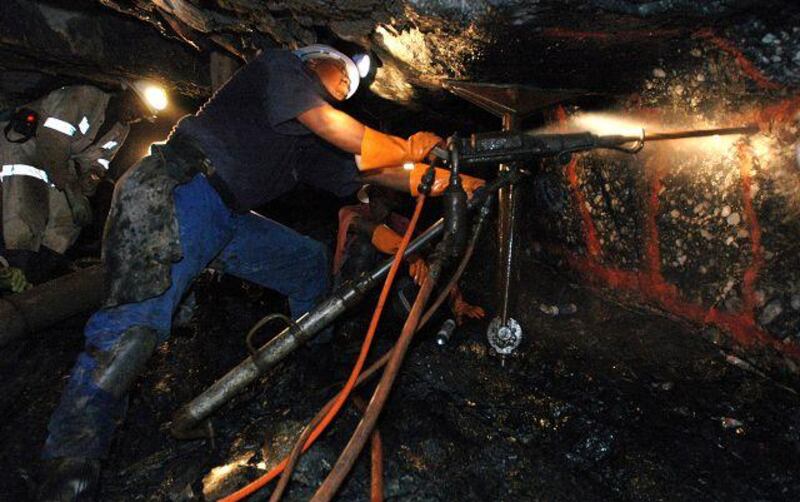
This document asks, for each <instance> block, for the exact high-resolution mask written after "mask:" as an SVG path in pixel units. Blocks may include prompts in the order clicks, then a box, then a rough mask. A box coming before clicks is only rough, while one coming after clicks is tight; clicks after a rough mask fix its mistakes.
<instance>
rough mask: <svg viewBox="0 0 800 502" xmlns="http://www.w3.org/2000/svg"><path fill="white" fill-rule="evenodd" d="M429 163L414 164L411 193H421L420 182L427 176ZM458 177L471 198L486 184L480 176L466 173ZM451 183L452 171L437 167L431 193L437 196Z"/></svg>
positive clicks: (409, 181)
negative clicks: (476, 176)
mask: <svg viewBox="0 0 800 502" xmlns="http://www.w3.org/2000/svg"><path fill="white" fill-rule="evenodd" d="M428 167H429V166H428V165H427V164H414V169H412V170H411V173H410V174H409V178H408V188H409V191H410V192H411V195H413V196H415V197H416V196H417V195H419V184H420V182H422V178H423V176H425V172H426V171H427V170H428ZM458 177H459V178H460V179H461V186H462V187H463V188H464V191H465V192H467V197H469V198H470V199H471V198H472V194H473V193H475V190H477V189H478V188H480V187H482V186H483V185H485V184H486V182H485V181H483V180H482V179H480V178H475V177H473V176H467V175H466V174H459V175H458ZM449 184H450V171H448V170H447V169H439V168H436V176H435V178H434V180H433V184H432V185H431V193H430V194H431V195H432V196H437V195H441V194H443V193H444V191H445V189H447V185H449Z"/></svg>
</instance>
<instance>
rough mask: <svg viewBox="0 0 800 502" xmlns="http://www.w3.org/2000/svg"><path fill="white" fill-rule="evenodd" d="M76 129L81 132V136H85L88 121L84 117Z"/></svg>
mask: <svg viewBox="0 0 800 502" xmlns="http://www.w3.org/2000/svg"><path fill="white" fill-rule="evenodd" d="M78 129H80V130H81V134H86V131H88V130H89V119H87V118H86V117H85V116H84V117H83V118H82V119H81V121H80V123H78Z"/></svg>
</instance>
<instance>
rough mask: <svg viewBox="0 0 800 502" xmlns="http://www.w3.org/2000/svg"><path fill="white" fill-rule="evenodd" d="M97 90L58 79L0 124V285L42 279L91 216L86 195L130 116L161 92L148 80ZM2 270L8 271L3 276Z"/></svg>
mask: <svg viewBox="0 0 800 502" xmlns="http://www.w3.org/2000/svg"><path fill="white" fill-rule="evenodd" d="M122 87H123V90H121V91H119V92H115V93H109V92H105V91H103V90H101V89H99V88H97V87H94V86H90V85H74V86H67V87H61V88H59V89H56V90H55V91H53V92H51V93H50V94H48V95H47V96H45V97H43V98H41V99H39V100H37V101H35V102H33V103H30V104H28V105H26V106H23V107H21V108H19V109H17V110H16V111H15V113H14V114H13V115H12V117H11V119H10V120H9V121H8V122H6V123H5V124H0V128H2V129H3V135H2V136H0V166H2V167H0V180H1V181H2V187H3V211H2V214H3V245H4V248H5V249H4V251H0V254H4V255H5V258H6V259H7V262H8V267H3V269H2V271H0V287H2V288H3V289H11V290H12V291H14V292H17V291H19V290H21V289H24V288H25V287H27V281H23V280H21V276H22V275H23V274H24V275H25V276H27V277H28V279H30V280H32V281H33V282H42V281H44V280H47V279H50V278H51V277H49V276H50V273H51V272H52V270H53V268H54V266H56V265H57V264H58V263H59V262H61V261H62V259H61V258H60V257H61V256H62V255H63V254H64V252H65V251H67V249H69V247H70V246H72V245H73V244H74V243H75V240H76V239H77V238H78V235H79V234H80V231H81V228H82V227H84V226H86V225H88V224H89V223H91V222H92V210H91V205H90V203H89V199H88V198H89V197H91V196H92V195H94V193H95V190H96V189H97V185H98V183H100V181H101V180H102V179H103V178H104V177H105V176H106V173H107V171H108V168H109V164H110V162H111V160H112V159H113V158H114V156H115V155H116V154H117V152H118V151H119V149H120V147H121V146H122V144H123V143H124V142H125V138H126V137H127V136H128V132H129V130H130V124H132V123H134V122H138V121H139V120H141V119H143V118H144V119H149V120H152V119H153V118H154V117H155V115H156V113H157V112H158V111H159V110H158V108H160V107H161V105H162V104H165V103H163V101H164V100H165V99H166V96H165V95H163V96H161V98H162V99H160V100H157V101H160V102H156V101H154V99H153V96H152V93H154V92H155V93H156V94H163V90H160V88H158V87H156V86H155V85H154V84H152V83H150V82H147V81H144V80H139V81H135V82H127V81H126V82H123V83H122ZM4 278H8V279H6V280H4Z"/></svg>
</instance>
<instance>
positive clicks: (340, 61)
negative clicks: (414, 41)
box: [42, 45, 445, 500]
mask: <svg viewBox="0 0 800 502" xmlns="http://www.w3.org/2000/svg"><path fill="white" fill-rule="evenodd" d="M360 77H361V75H360V73H359V68H358V67H357V66H356V64H355V63H354V62H353V60H351V59H350V58H349V57H347V56H345V55H344V54H342V53H340V52H338V51H336V50H334V49H332V48H330V47H327V46H320V45H315V46H309V47H306V48H302V49H299V50H297V51H294V52H292V51H288V50H279V49H269V50H264V51H263V52H261V53H260V54H259V55H258V56H256V57H255V58H253V59H252V60H251V61H250V62H249V63H248V64H247V65H245V66H244V67H243V68H242V69H241V70H239V71H238V72H237V73H236V74H235V75H234V76H233V77H231V79H230V80H229V81H228V82H227V83H226V84H225V85H224V86H223V87H221V88H220V89H219V90H218V91H217V92H216V93H215V94H214V96H213V97H212V98H211V99H210V100H209V101H208V102H207V103H206V104H205V105H204V106H203V107H202V108H201V109H200V111H198V112H197V114H195V115H193V116H187V117H184V118H183V119H182V120H181V121H180V122H179V123H178V124H177V125H176V127H175V129H174V130H173V132H172V134H171V135H170V137H169V139H168V141H167V143H166V144H165V145H163V146H154V148H153V153H152V154H151V155H150V156H148V157H146V158H144V159H143V160H142V161H140V162H139V163H138V164H137V165H136V166H134V167H133V168H132V169H131V170H130V171H129V172H128V173H126V175H125V176H124V177H123V178H122V179H121V180H120V182H119V183H118V184H117V187H116V190H115V193H114V199H113V201H112V207H111V211H110V214H109V218H108V222H107V225H106V230H105V239H104V245H103V255H104V261H105V264H106V266H107V268H108V274H109V276H108V281H107V282H108V297H107V301H106V303H105V304H104V307H103V308H102V309H101V310H100V311H98V312H97V313H95V314H94V315H93V316H92V317H91V319H90V320H89V322H88V324H87V326H86V329H85V336H86V348H85V352H83V353H82V354H81V355H80V356H79V358H78V361H77V363H76V365H75V367H74V369H73V371H72V374H71V376H70V379H69V382H68V384H67V388H66V389H65V391H64V393H63V395H62V399H61V403H60V404H59V406H58V408H57V409H56V411H55V413H54V414H53V416H52V418H51V421H50V424H49V433H50V434H49V436H48V438H47V440H46V443H45V446H44V452H43V457H44V458H45V459H47V464H46V470H45V472H46V476H47V477H46V479H45V483H43V493H42V499H44V500H73V499H74V498H75V497H77V496H79V495H80V496H83V497H86V496H87V494H90V493H91V492H93V491H94V489H95V485H96V480H97V477H98V472H99V466H100V459H101V458H102V457H103V456H104V455H105V454H106V453H107V451H108V449H109V446H110V442H111V437H112V433H113V431H114V429H115V427H116V425H117V423H118V421H119V420H121V418H122V416H123V413H124V409H125V405H126V398H125V396H126V394H127V391H128V389H129V387H130V385H131V383H132V382H133V380H134V379H135V378H136V376H137V375H138V374H139V372H140V371H141V370H142V368H143V366H144V365H145V363H146V361H147V360H148V359H149V357H150V356H151V354H152V353H153V351H154V349H155V347H156V345H157V344H158V343H159V342H161V341H164V340H165V339H166V337H167V336H168V334H169V331H170V321H171V317H172V314H173V311H174V310H175V308H176V306H177V305H178V304H179V302H180V300H181V297H182V295H183V294H184V292H185V291H186V290H187V288H188V287H189V285H190V284H191V282H192V280H193V279H194V278H195V277H196V276H197V275H198V274H199V273H200V272H201V271H202V270H203V269H204V268H205V267H207V266H210V267H213V268H215V269H218V270H220V271H223V272H225V273H229V274H232V275H235V276H237V277H240V278H242V279H246V280H249V281H252V282H254V283H256V284H259V285H261V286H264V287H268V288H271V289H273V290H276V291H278V292H280V293H282V294H284V295H286V296H287V297H288V299H289V306H290V310H291V314H292V316H293V317H295V318H296V317H298V316H300V315H301V314H303V313H304V312H306V311H308V310H309V309H310V308H311V307H312V306H313V305H314V304H315V303H316V302H317V301H319V300H320V299H321V297H322V296H323V295H324V294H325V293H326V292H327V289H328V281H329V279H328V274H327V266H328V265H327V259H326V250H325V248H324V247H323V245H322V244H321V243H319V242H316V241H314V240H312V239H310V238H308V237H304V236H302V235H300V234H298V233H297V232H294V231H293V230H291V229H289V228H286V227H284V226H282V225H280V224H278V223H276V222H274V221H272V220H269V219H267V218H264V217H261V216H259V215H257V214H255V213H253V212H250V210H251V209H253V208H256V207H258V206H262V205H264V204H266V203H268V202H269V201H271V200H273V199H275V198H276V197H278V196H279V195H281V194H284V193H286V192H288V191H289V190H290V189H291V188H292V187H294V186H295V185H296V184H297V183H298V182H301V181H302V182H306V183H309V184H311V185H314V186H316V187H319V188H322V189H325V190H328V191H331V192H333V193H334V194H337V195H346V194H350V193H352V192H353V191H355V190H356V189H357V188H358V187H359V186H361V181H360V179H359V178H360V175H359V173H361V175H363V177H364V178H368V179H369V180H370V183H378V184H382V185H385V186H389V187H392V188H396V189H404V190H409V188H410V186H412V185H414V184H413V182H412V181H410V179H412V178H414V177H413V176H412V175H410V173H409V171H406V170H404V169H402V167H399V166H401V165H402V164H404V163H408V162H419V161H421V160H423V159H424V158H426V157H427V156H428V154H429V152H430V151H431V149H432V148H433V147H434V146H435V145H436V144H437V143H439V142H440V138H439V137H437V136H436V135H434V134H431V133H427V132H420V133H416V134H414V135H413V136H411V137H410V138H409V139H407V140H405V139H401V138H399V137H395V136H390V135H387V134H383V133H381V132H378V131H376V130H373V129H370V128H369V127H365V126H364V125H363V124H361V123H360V122H358V121H357V120H355V119H353V118H352V117H350V116H349V115H347V114H345V113H344V112H342V111H339V110H337V109H336V108H334V107H333V106H332V105H331V103H333V104H335V103H336V102H340V101H343V100H345V99H347V98H349V97H350V96H352V95H353V93H354V92H355V91H356V88H357V87H358V84H359V80H360ZM384 168H389V169H384ZM411 174H413V171H412V172H411ZM444 175H445V174H444V173H443V172H439V176H444ZM414 179H416V180H417V182H418V180H419V175H417V176H416V178H414ZM440 185H441V186H444V185H445V184H444V183H441V184H440Z"/></svg>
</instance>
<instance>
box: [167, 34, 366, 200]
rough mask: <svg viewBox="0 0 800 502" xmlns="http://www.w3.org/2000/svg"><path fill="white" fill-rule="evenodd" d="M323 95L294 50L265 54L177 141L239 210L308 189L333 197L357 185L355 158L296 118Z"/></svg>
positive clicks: (183, 127) (179, 130)
mask: <svg viewBox="0 0 800 502" xmlns="http://www.w3.org/2000/svg"><path fill="white" fill-rule="evenodd" d="M325 96H326V91H325V89H324V87H323V86H322V85H321V83H320V82H319V79H318V78H317V77H316V75H315V74H314V73H312V72H311V71H309V70H308V69H306V67H305V65H304V64H303V62H302V61H301V60H300V58H298V57H297V56H295V55H294V54H293V53H292V52H291V51H288V50H283V49H269V50H265V51H263V52H262V53H261V54H259V55H258V56H257V57H256V58H255V59H253V60H252V61H251V62H249V63H248V64H247V65H245V66H244V67H243V68H242V69H240V70H239V71H238V72H236V74H234V76H233V77H231V79H230V80H228V82H226V83H225V85H223V86H222V87H221V88H220V89H219V90H218V91H217V92H216V93H215V94H214V95H213V96H212V97H211V99H210V100H209V101H208V102H206V104H204V105H203V107H202V108H201V109H200V110H199V111H198V112H197V113H196V114H195V115H193V116H188V117H185V118H184V119H182V120H181V121H180V122H179V123H178V125H177V126H176V128H175V132H174V133H175V134H181V135H184V134H185V135H187V136H189V137H190V138H192V139H193V140H194V141H195V142H196V143H197V144H198V145H199V146H200V148H201V149H202V150H203V152H204V153H205V154H206V156H208V158H209V160H211V163H212V164H213V166H214V170H215V172H216V174H217V175H218V176H219V177H220V178H221V179H222V181H223V182H224V184H225V188H226V189H227V191H228V192H229V193H230V194H231V195H233V197H234V198H235V199H236V205H237V206H238V209H241V210H248V209H253V208H255V207H258V206H260V205H263V204H265V203H267V202H269V201H271V200H273V199H275V198H277V197H279V196H281V195H283V194H285V193H286V192H288V191H289V190H291V189H292V188H293V187H294V186H295V185H296V184H297V183H298V182H301V181H302V182H306V183H309V184H311V185H313V186H316V187H318V188H321V189H324V190H327V191H330V192H333V193H334V194H336V195H338V196H345V195H349V194H351V193H353V192H354V191H355V190H357V189H358V188H359V186H360V184H359V182H358V180H357V174H358V169H357V168H356V165H355V160H354V158H353V154H350V153H345V152H343V151H341V150H338V149H337V148H335V147H334V146H332V145H330V144H328V143H326V142H325V141H324V140H323V139H321V138H319V137H318V136H316V135H315V134H314V133H312V132H311V131H310V130H309V129H308V128H307V127H305V126H304V125H303V124H301V123H300V122H299V121H298V120H297V117H298V116H299V115H300V114H302V113H304V112H306V111H308V110H310V109H312V108H316V107H318V106H322V105H324V104H325Z"/></svg>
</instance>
